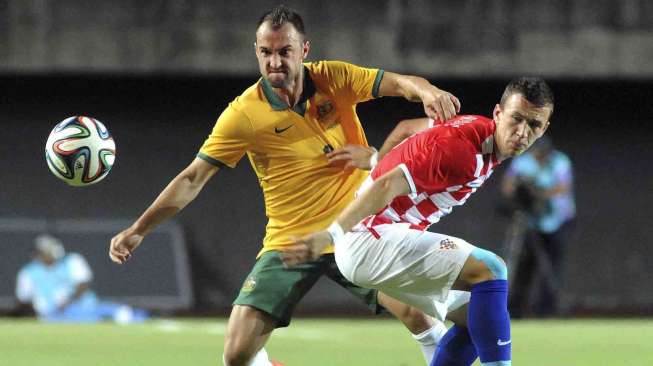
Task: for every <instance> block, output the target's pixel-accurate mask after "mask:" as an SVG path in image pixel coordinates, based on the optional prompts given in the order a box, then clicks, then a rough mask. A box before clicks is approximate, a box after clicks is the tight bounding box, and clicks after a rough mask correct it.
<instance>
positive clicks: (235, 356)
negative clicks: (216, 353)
mask: <svg viewBox="0 0 653 366" xmlns="http://www.w3.org/2000/svg"><path fill="white" fill-rule="evenodd" d="M247 346H248V344H247V343H246V342H241V341H239V340H237V339H233V338H231V339H230V338H227V339H225V344H224V355H223V360H224V364H225V365H226V366H246V365H248V364H249V361H250V360H251V359H252V357H254V353H253V352H252V350H250V349H249V347H247Z"/></svg>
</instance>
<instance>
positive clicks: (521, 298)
mask: <svg viewBox="0 0 653 366" xmlns="http://www.w3.org/2000/svg"><path fill="white" fill-rule="evenodd" d="M502 190H503V193H504V195H505V196H506V197H507V198H508V199H509V201H510V206H511V208H512V210H511V212H512V218H513V224H512V225H511V230H510V235H509V237H508V242H507V253H506V259H507V260H508V264H509V265H510V270H509V271H510V272H512V273H511V275H510V279H511V290H510V301H509V304H508V307H509V309H510V313H511V316H512V317H514V318H519V317H522V316H523V315H526V314H527V313H530V314H532V315H535V316H540V317H547V316H552V315H556V314H557V313H558V301H559V298H558V297H559V296H558V295H559V291H560V288H561V281H562V278H563V259H564V253H565V251H566V246H567V239H568V236H569V232H570V230H571V227H572V222H573V218H574V216H575V212H576V207H575V203H574V195H573V174H572V166H571V162H570V160H569V158H568V157H567V155H565V154H564V153H562V152H560V151H558V150H556V149H555V148H554V147H553V144H552V143H551V140H550V139H548V138H541V139H540V140H539V141H538V142H536V143H535V144H534V145H533V146H532V147H531V148H530V149H529V150H528V151H527V152H525V153H524V154H522V155H521V156H519V157H517V158H515V159H514V160H513V162H512V163H511V164H510V166H509V168H508V171H507V173H506V175H505V176H504V180H503V186H502ZM531 285H533V286H535V289H534V290H535V292H536V293H535V298H534V300H535V302H534V304H533V305H534V306H533V307H532V308H529V306H528V305H529V299H530V296H529V295H530V293H531V288H532V286H531Z"/></svg>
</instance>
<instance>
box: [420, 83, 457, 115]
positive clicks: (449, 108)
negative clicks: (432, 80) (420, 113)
mask: <svg viewBox="0 0 653 366" xmlns="http://www.w3.org/2000/svg"><path fill="white" fill-rule="evenodd" d="M421 99H422V103H423V104H424V112H425V113H426V115H427V116H429V117H430V118H432V119H434V120H436V121H440V122H444V121H446V120H448V119H451V118H453V117H455V116H456V114H458V112H460V101H459V100H458V98H456V96H454V95H453V94H451V93H449V92H447V91H444V90H442V89H439V88H437V87H435V86H433V87H432V88H429V89H427V90H425V91H424V92H423V93H422V97H421Z"/></svg>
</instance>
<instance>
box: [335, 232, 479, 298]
mask: <svg viewBox="0 0 653 366" xmlns="http://www.w3.org/2000/svg"><path fill="white" fill-rule="evenodd" d="M377 231H378V232H379V234H380V237H379V238H377V237H374V236H373V235H372V234H370V233H366V232H360V233H350V234H347V236H346V238H347V239H348V240H347V241H345V242H342V243H338V245H337V246H336V261H337V262H338V266H339V267H340V269H341V270H342V272H343V274H344V275H345V277H347V278H348V279H349V280H350V281H352V282H354V283H356V284H357V285H360V286H363V287H371V288H376V289H379V290H381V291H383V292H386V293H388V294H390V293H393V294H396V293H409V294H412V295H418V296H428V297H432V298H433V299H435V300H436V301H440V302H444V301H445V299H446V297H447V294H448V291H449V289H450V288H451V285H452V284H453V282H454V281H455V279H456V278H457V276H458V273H459V272H460V270H461V268H462V267H463V265H464V264H465V261H466V259H467V257H469V254H470V253H471V251H472V250H473V248H474V246H472V245H471V244H469V243H467V242H466V241H464V240H462V239H459V238H456V237H452V236H448V235H443V234H437V233H432V232H424V231H419V230H413V229H409V228H407V227H405V226H402V225H381V226H380V227H378V229H377ZM391 296H393V297H395V296H394V295H391Z"/></svg>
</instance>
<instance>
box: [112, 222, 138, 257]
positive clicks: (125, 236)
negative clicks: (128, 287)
mask: <svg viewBox="0 0 653 366" xmlns="http://www.w3.org/2000/svg"><path fill="white" fill-rule="evenodd" d="M143 238H144V235H142V234H139V233H137V232H136V231H135V230H134V229H133V228H131V227H130V228H128V229H125V230H123V231H122V232H120V233H119V234H118V235H116V236H114V237H113V238H112V239H111V245H110V246H109V257H111V260H112V261H114V262H116V263H120V264H123V263H125V262H126V261H127V260H128V259H129V258H130V257H131V255H132V253H133V252H134V250H135V249H136V248H138V246H139V245H140V244H141V242H142V241H143Z"/></svg>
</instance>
